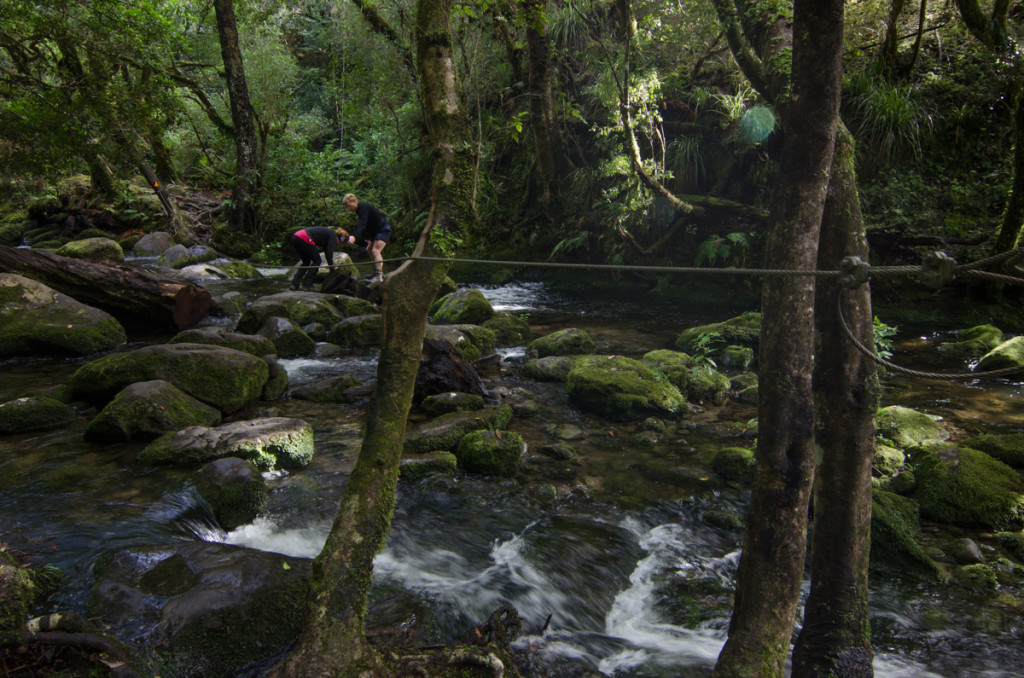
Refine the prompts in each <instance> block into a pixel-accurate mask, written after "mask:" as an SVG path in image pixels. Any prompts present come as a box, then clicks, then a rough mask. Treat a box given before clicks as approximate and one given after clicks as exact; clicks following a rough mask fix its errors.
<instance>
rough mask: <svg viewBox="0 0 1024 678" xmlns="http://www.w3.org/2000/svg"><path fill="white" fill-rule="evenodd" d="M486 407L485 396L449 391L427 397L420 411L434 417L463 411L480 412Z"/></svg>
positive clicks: (421, 404)
mask: <svg viewBox="0 0 1024 678" xmlns="http://www.w3.org/2000/svg"><path fill="white" fill-rule="evenodd" d="M483 407H484V399H483V396H480V395H478V394H476V393H458V392H456V391H449V392H447V393H438V394H435V395H431V396H427V397H426V398H424V399H423V402H421V403H420V409H422V410H423V411H424V412H426V413H427V414H429V415H430V416H432V417H439V416H441V415H442V414H448V413H449V412H459V411H461V410H480V409H483Z"/></svg>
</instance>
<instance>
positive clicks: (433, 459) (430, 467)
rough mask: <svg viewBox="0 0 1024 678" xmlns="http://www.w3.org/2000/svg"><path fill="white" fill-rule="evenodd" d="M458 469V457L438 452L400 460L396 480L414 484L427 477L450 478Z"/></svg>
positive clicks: (441, 451) (449, 453)
mask: <svg viewBox="0 0 1024 678" xmlns="http://www.w3.org/2000/svg"><path fill="white" fill-rule="evenodd" d="M458 467H459V460H458V457H456V456H455V455H454V454H452V453H451V452H445V451H444V450H438V451H437V452H431V453H428V454H418V455H416V456H414V457H405V458H404V459H402V463H401V464H400V465H399V467H398V479H399V480H401V481H403V482H416V481H417V480H420V479H422V478H426V477H427V476H448V477H451V476H454V475H455V472H456V471H457V470H458Z"/></svg>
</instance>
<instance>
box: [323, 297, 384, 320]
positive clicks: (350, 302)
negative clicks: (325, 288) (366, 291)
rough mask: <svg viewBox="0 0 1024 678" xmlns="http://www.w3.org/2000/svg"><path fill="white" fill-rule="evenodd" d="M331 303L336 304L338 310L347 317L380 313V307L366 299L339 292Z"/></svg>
mask: <svg viewBox="0 0 1024 678" xmlns="http://www.w3.org/2000/svg"><path fill="white" fill-rule="evenodd" d="M331 303H333V304H334V307H335V308H337V309H338V312H339V313H341V315H342V317H345V318H351V317H353V316H357V315H374V314H378V315H379V314H380V308H379V307H377V306H375V305H374V304H373V303H371V302H369V301H367V300H366V299H358V298H356V297H349V296H345V295H343V294H339V295H337V296H335V297H333V299H332V302H331Z"/></svg>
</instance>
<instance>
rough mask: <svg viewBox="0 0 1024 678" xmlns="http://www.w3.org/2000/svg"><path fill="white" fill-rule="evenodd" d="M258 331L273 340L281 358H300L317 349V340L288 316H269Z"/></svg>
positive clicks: (276, 351)
mask: <svg viewBox="0 0 1024 678" xmlns="http://www.w3.org/2000/svg"><path fill="white" fill-rule="evenodd" d="M258 333H259V334H260V335H262V336H264V337H266V338H267V339H269V340H270V341H271V342H273V344H274V346H275V347H276V350H275V351H273V352H274V353H277V355H278V356H280V357H281V358H298V357H301V356H306V355H311V354H312V353H314V352H315V351H316V342H315V341H313V339H312V338H310V336H309V335H308V334H306V333H305V332H303V331H302V328H300V327H299V326H298V325H296V324H295V323H293V322H292V321H291V320H289V319H288V318H280V317H277V316H274V317H270V318H267V319H266V320H265V321H264V322H263V324H262V325H261V326H260V329H259V331H258Z"/></svg>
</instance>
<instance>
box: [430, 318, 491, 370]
mask: <svg viewBox="0 0 1024 678" xmlns="http://www.w3.org/2000/svg"><path fill="white" fill-rule="evenodd" d="M424 338H425V339H432V340H435V341H444V342H447V343H448V344H449V345H450V346H451V347H452V348H454V349H455V350H456V351H457V352H458V353H459V355H461V356H462V357H463V358H464V359H465V360H466V362H469V363H472V362H476V361H477V360H479V359H480V357H481V356H484V355H488V354H490V353H494V333H493V332H491V331H490V330H488V329H484V328H483V327H481V326H479V325H427V327H426V330H425V333H424Z"/></svg>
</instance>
